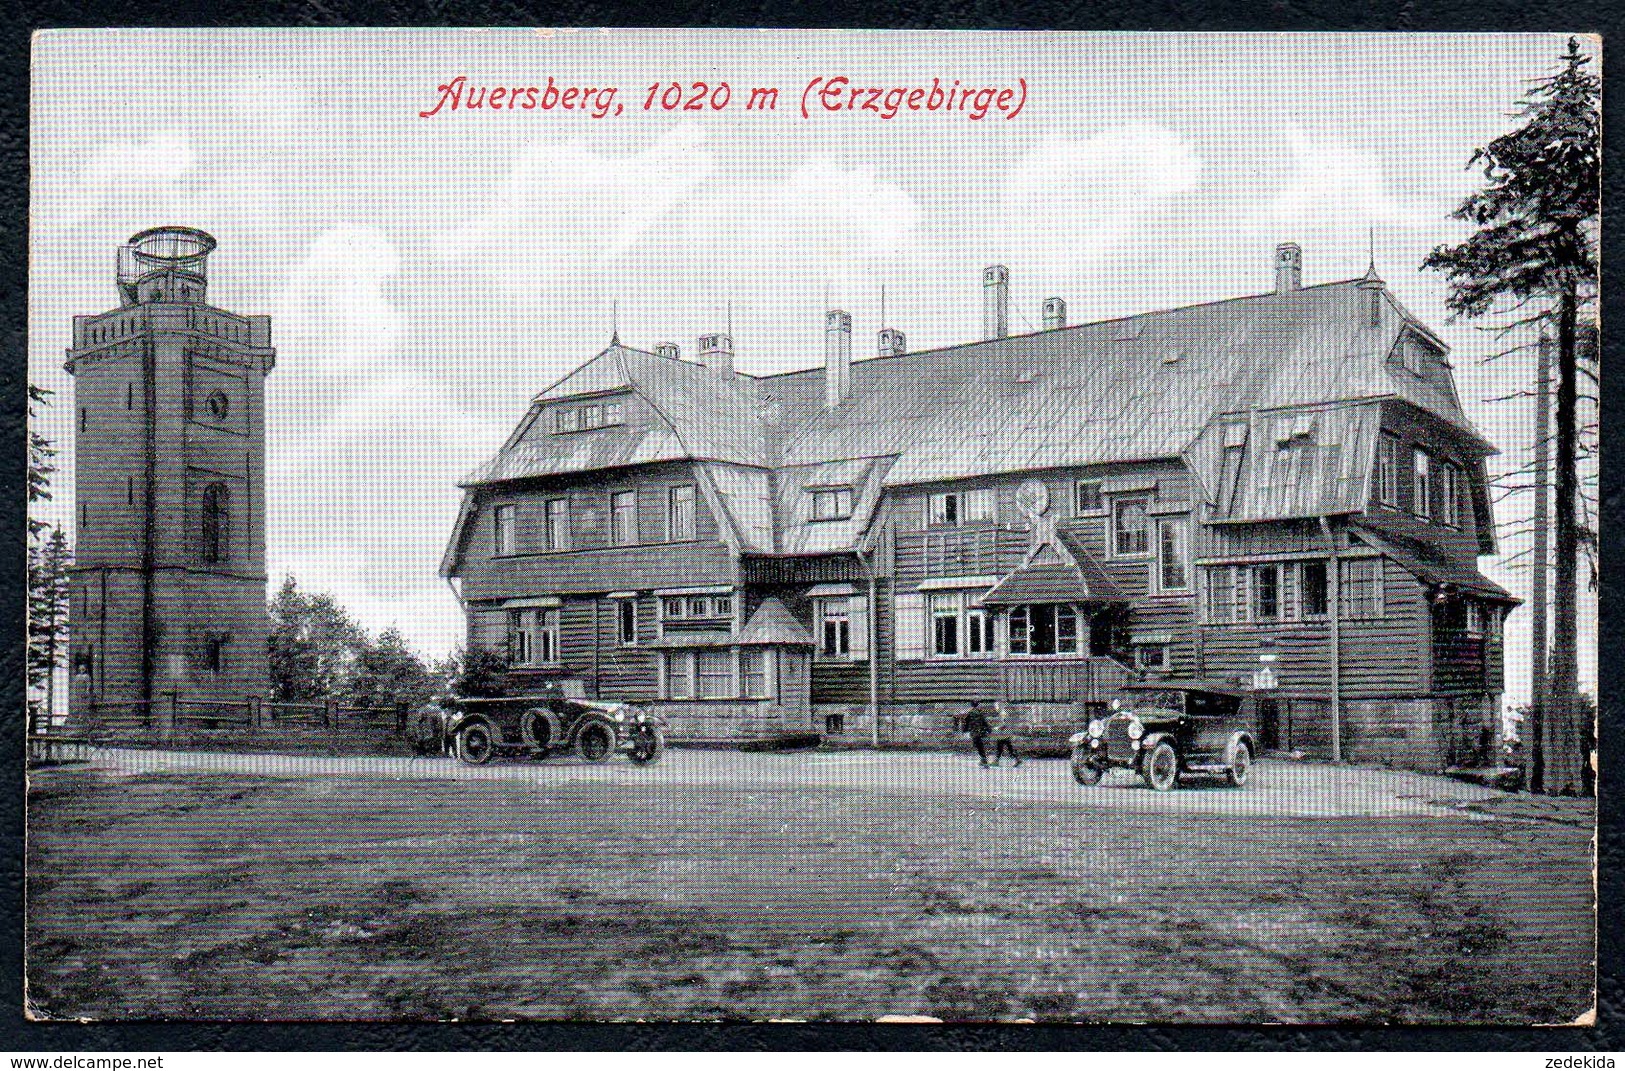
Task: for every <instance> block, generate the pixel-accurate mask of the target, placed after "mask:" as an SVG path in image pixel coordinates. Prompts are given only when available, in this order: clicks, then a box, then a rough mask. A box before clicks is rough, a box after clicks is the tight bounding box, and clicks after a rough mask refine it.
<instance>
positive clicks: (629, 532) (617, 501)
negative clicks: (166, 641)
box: [609, 491, 638, 547]
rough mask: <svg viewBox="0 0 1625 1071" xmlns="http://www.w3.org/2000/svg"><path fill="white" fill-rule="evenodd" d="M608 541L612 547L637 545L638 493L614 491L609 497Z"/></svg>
mask: <svg viewBox="0 0 1625 1071" xmlns="http://www.w3.org/2000/svg"><path fill="white" fill-rule="evenodd" d="M609 541H610V543H611V544H612V545H613V546H617V547H632V546H636V545H637V543H638V493H637V492H636V491H616V492H615V493H614V494H612V495H610V496H609Z"/></svg>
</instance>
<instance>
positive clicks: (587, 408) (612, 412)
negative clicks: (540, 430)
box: [553, 402, 621, 433]
mask: <svg viewBox="0 0 1625 1071" xmlns="http://www.w3.org/2000/svg"><path fill="white" fill-rule="evenodd" d="M620 422H621V403H620V402H594V403H592V404H591V405H574V406H568V407H565V408H561V409H555V410H554V411H553V431H554V432H555V433H566V432H572V431H591V430H592V429H594V428H607V427H610V426H612V425H615V424H619V423H620Z"/></svg>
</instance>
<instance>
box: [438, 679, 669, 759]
mask: <svg viewBox="0 0 1625 1071" xmlns="http://www.w3.org/2000/svg"><path fill="white" fill-rule="evenodd" d="M437 720H438V724H437V725H432V726H430V727H429V728H430V730H431V732H430V734H429V735H432V737H433V740H432V742H430V743H428V744H427V746H425V747H423V748H422V750H426V751H445V752H449V753H450V754H452V755H455V756H456V757H457V758H458V759H460V760H461V761H463V762H465V763H467V764H469V765H470V766H481V765H484V764H485V763H487V762H490V761H491V760H492V759H493V758H495V757H497V756H498V755H515V756H520V755H523V756H529V757H532V758H547V757H548V756H550V755H560V754H565V753H568V752H574V753H575V754H576V755H578V756H579V757H580V758H582V759H584V760H586V761H587V762H592V763H599V762H608V761H609V760H610V759H611V758H613V757H614V755H615V753H616V752H617V751H625V752H626V755H627V758H629V759H631V760H632V761H633V762H634V763H637V764H638V765H640V766H642V765H649V764H652V763H656V762H659V761H660V757H661V756H662V755H663V754H665V751H666V720H665V719H664V718H662V717H660V716H659V715H657V714H651V713H649V712H648V711H646V710H642V709H640V708H638V707H636V706H634V705H633V704H630V703H609V702H601V701H598V700H593V699H572V698H567V697H565V696H562V695H558V694H544V695H530V696H510V697H503V698H497V699H465V698H458V699H449V700H444V701H442V703H441V704H440V714H439V717H438V719H437Z"/></svg>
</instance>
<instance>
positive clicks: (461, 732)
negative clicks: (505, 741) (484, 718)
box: [457, 722, 497, 766]
mask: <svg viewBox="0 0 1625 1071" xmlns="http://www.w3.org/2000/svg"><path fill="white" fill-rule="evenodd" d="M496 751H497V745H496V740H494V739H493V738H492V736H491V727H490V726H489V725H486V724H485V723H484V722H475V723H474V724H473V725H465V726H463V727H462V728H461V729H458V730H457V757H458V758H459V759H461V760H462V761H463V762H465V763H467V764H468V765H470V766H484V765H485V764H486V763H488V762H490V761H491V757H492V756H493V755H495V754H496Z"/></svg>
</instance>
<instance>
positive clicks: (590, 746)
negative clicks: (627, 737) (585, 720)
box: [576, 721, 615, 762]
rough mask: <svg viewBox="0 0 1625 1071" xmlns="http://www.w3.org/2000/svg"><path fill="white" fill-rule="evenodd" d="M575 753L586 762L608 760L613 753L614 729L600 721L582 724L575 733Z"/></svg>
mask: <svg viewBox="0 0 1625 1071" xmlns="http://www.w3.org/2000/svg"><path fill="white" fill-rule="evenodd" d="M576 754H578V755H580V756H581V757H582V758H583V759H586V760H587V761H588V762H608V761H609V757H610V756H611V755H613V754H615V730H614V729H611V728H610V727H609V726H607V725H605V724H604V723H603V722H601V721H595V722H591V723H589V724H587V725H584V726H582V728H581V731H580V732H579V733H577V734H576Z"/></svg>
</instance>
